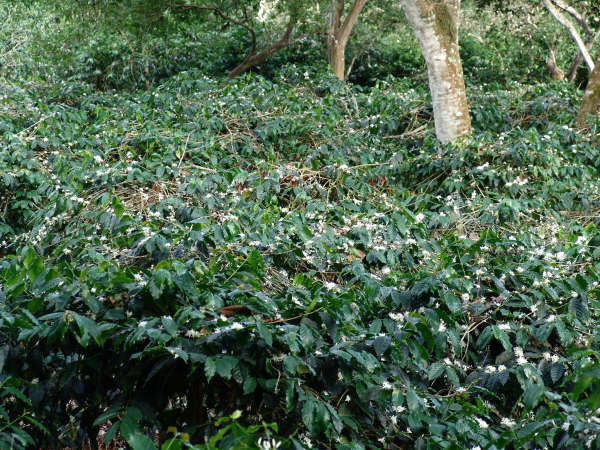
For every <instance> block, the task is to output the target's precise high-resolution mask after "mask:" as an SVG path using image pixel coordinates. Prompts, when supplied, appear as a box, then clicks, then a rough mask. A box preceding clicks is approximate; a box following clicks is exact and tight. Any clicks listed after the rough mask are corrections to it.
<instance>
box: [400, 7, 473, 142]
mask: <svg viewBox="0 0 600 450" xmlns="http://www.w3.org/2000/svg"><path fill="white" fill-rule="evenodd" d="M400 4H401V5H402V9H403V10H404V15H405V16H406V19H407V21H408V23H409V24H410V26H411V28H412V30H413V32H414V34H415V36H416V38H417V41H419V45H420V47H421V52H422V53H423V57H424V58H425V62H426V63H427V73H428V76H429V89H430V91H431V99H432V102H433V118H434V121H435V133H436V136H437V138H438V139H439V140H440V141H442V142H450V141H453V140H454V139H456V138H457V137H459V136H462V135H464V134H469V133H471V118H470V116H469V109H468V105H467V96H466V92H465V82H464V76H463V69H462V63H461V60H460V54H459V48H458V28H459V21H460V20H459V19H460V0H400Z"/></svg>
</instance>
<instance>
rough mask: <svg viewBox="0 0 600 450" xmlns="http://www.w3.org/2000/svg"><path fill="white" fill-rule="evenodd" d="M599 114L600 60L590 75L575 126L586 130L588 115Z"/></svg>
mask: <svg viewBox="0 0 600 450" xmlns="http://www.w3.org/2000/svg"><path fill="white" fill-rule="evenodd" d="M598 113H600V58H598V62H597V63H596V65H595V67H594V70H593V71H592V73H591V74H590V79H589V81H588V84H587V87H586V88H585V94H583V100H582V102H581V107H580V108H579V113H578V114H577V120H576V121H575V125H576V126H577V128H585V127H586V126H587V118H588V115H590V114H598Z"/></svg>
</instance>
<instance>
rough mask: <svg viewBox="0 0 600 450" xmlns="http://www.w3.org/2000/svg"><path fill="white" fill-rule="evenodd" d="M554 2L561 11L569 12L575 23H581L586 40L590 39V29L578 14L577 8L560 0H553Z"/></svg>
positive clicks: (583, 18)
mask: <svg viewBox="0 0 600 450" xmlns="http://www.w3.org/2000/svg"><path fill="white" fill-rule="evenodd" d="M554 3H556V6H558V7H559V8H560V9H562V10H563V11H565V12H567V13H569V14H570V15H571V16H572V17H573V18H574V19H575V20H576V21H577V23H578V24H579V25H581V27H582V28H583V31H584V32H585V36H586V40H588V39H591V37H592V32H591V31H590V27H588V24H587V22H586V20H585V17H583V16H582V15H581V14H579V13H578V12H577V10H576V9H575V8H573V7H572V6H570V5H567V4H566V3H563V1H562V0H554Z"/></svg>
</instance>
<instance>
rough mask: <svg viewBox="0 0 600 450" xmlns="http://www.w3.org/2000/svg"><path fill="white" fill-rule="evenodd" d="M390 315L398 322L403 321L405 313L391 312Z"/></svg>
mask: <svg viewBox="0 0 600 450" xmlns="http://www.w3.org/2000/svg"><path fill="white" fill-rule="evenodd" d="M388 316H390V319H392V320H395V321H397V322H402V321H403V320H404V314H402V313H389V314H388Z"/></svg>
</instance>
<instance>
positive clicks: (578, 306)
mask: <svg viewBox="0 0 600 450" xmlns="http://www.w3.org/2000/svg"><path fill="white" fill-rule="evenodd" d="M587 303H588V302H587V297H586V298H584V296H582V295H579V296H577V297H574V298H571V300H569V311H570V312H571V313H572V314H574V315H575V317H577V319H579V320H580V321H581V322H587V321H588V320H589V319H590V311H589V309H588V304H587Z"/></svg>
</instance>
